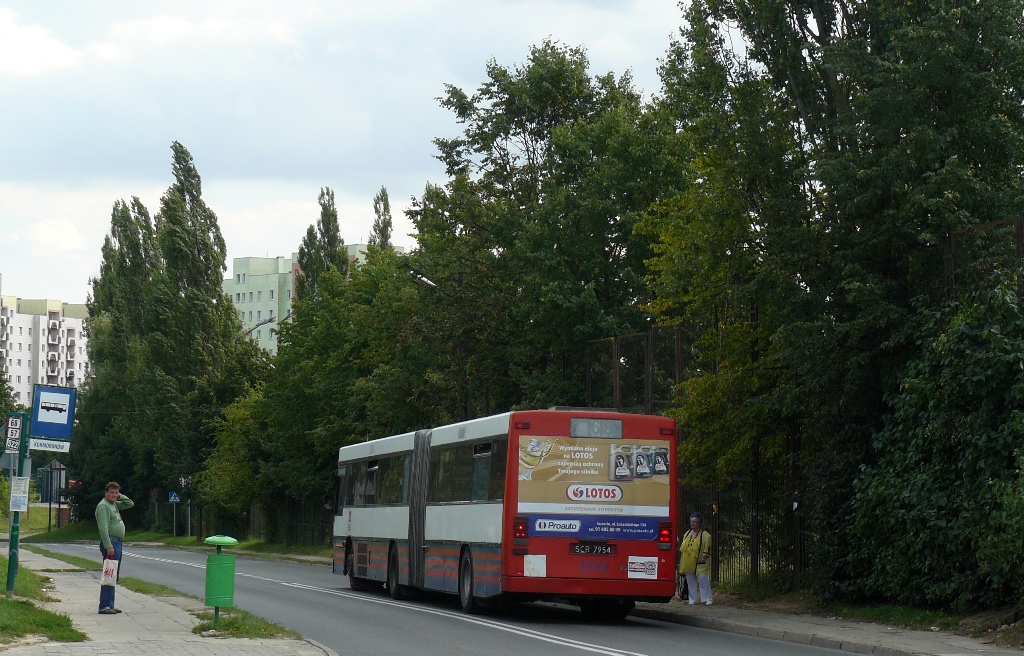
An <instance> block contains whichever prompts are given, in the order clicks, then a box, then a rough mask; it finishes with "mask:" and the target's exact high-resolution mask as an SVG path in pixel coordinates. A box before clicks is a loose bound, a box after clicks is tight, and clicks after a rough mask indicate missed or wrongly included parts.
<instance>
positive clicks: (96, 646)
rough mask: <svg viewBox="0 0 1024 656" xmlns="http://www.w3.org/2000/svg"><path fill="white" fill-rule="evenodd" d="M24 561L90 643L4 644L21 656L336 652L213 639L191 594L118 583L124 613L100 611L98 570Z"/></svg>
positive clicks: (23, 554)
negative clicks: (199, 628)
mask: <svg viewBox="0 0 1024 656" xmlns="http://www.w3.org/2000/svg"><path fill="white" fill-rule="evenodd" d="M19 563H20V564H21V565H24V566H25V567H27V568H29V569H31V570H33V571H35V572H37V573H40V574H43V575H45V576H49V577H51V578H52V579H53V583H54V586H53V589H52V590H50V591H48V593H47V594H49V595H50V596H51V597H53V598H54V599H55V601H49V602H44V603H43V604H42V606H43V607H44V608H46V609H47V610H49V611H52V612H55V613H61V614H63V615H67V616H68V617H69V618H71V622H72V624H74V626H75V628H76V629H78V630H79V631H81V632H82V633H85V634H86V635H87V636H89V640H88V641H87V642H64V643H61V642H51V641H46V640H40V639H39V638H32V639H29V640H26V641H24V642H22V643H18V644H15V645H12V646H10V647H7V648H2V649H3V651H4V654H5V656H6V655H7V654H11V655H15V654H17V655H19V656H85V655H89V656H107V655H108V654H109V655H110V656H114V655H116V656H124V654H140V655H142V656H179V655H180V656H215V655H216V656H337V655H336V652H334V651H333V650H331V649H329V648H327V647H325V646H323V645H319V644H316V643H314V642H312V641H310V640H294V639H274V640H250V639H244V638H214V637H204V636H200V635H197V634H195V633H192V628H193V627H194V626H196V625H197V624H198V623H199V620H198V619H197V618H196V617H195V616H194V615H192V614H191V613H189V610H190V609H198V608H202V607H203V605H202V602H201V601H200V600H198V599H191V598H188V597H154V596H150V595H144V594H139V593H137V592H132V591H131V590H128V589H126V588H124V587H121V586H119V587H118V590H117V606H118V608H120V609H121V610H123V611H124V612H123V613H120V614H118V615H100V614H99V613H98V612H97V611H98V606H99V584H100V581H99V577H100V574H99V572H98V571H85V570H82V569H80V568H77V567H74V566H72V565H69V564H67V563H65V562H63V561H60V560H55V559H52V558H48V557H45V556H40V555H38V554H35V553H32V552H30V551H27V550H25V549H22V550H20V551H19Z"/></svg>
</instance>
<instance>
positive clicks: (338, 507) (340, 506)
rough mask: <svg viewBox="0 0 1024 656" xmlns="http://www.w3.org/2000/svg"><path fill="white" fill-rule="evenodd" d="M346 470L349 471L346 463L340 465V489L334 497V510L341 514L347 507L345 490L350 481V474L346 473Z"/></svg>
mask: <svg viewBox="0 0 1024 656" xmlns="http://www.w3.org/2000/svg"><path fill="white" fill-rule="evenodd" d="M346 471H348V467H347V466H346V465H342V466H341V467H338V489H337V494H336V495H335V498H334V512H335V514H339V515H340V514H341V511H342V510H344V509H345V490H346V485H347V483H348V476H346V475H345V472H346Z"/></svg>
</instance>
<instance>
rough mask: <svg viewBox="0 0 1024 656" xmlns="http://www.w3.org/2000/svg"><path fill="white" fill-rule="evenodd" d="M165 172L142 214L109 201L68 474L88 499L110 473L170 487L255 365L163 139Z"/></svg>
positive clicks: (192, 186)
mask: <svg viewBox="0 0 1024 656" xmlns="http://www.w3.org/2000/svg"><path fill="white" fill-rule="evenodd" d="M171 151H172V172H173V174H174V182H173V184H172V185H171V186H170V187H169V188H168V190H167V192H166V193H165V194H164V195H163V197H162V198H161V208H160V212H159V213H158V214H157V215H156V217H155V219H151V218H150V215H149V212H148V211H147V210H146V208H145V207H144V206H143V205H142V203H141V202H139V200H138V199H137V198H136V199H133V201H132V203H131V204H128V203H125V202H123V201H118V202H116V203H115V204H114V209H113V211H112V214H111V231H110V234H109V235H108V237H107V238H106V240H105V241H104V245H103V250H102V255H103V261H102V263H101V266H100V276H99V277H98V278H96V279H94V280H92V288H93V293H92V295H91V298H90V302H89V315H90V316H89V320H88V322H87V329H88V331H89V357H90V362H91V363H92V364H93V366H94V370H95V376H94V377H93V378H92V379H91V380H90V381H88V383H87V385H86V386H85V388H84V389H83V390H82V397H81V405H80V406H79V410H78V412H77V414H78V418H79V431H78V432H77V433H76V440H75V442H74V443H73V445H72V452H71V461H70V465H69V466H70V468H71V470H72V474H73V475H74V476H75V477H76V478H79V479H81V480H83V481H85V483H86V487H85V488H84V490H83V494H82V495H81V498H80V499H79V502H80V503H81V504H84V506H85V508H89V507H90V506H91V505H92V504H94V503H95V502H96V500H98V498H99V496H100V495H101V493H102V492H101V490H102V486H103V484H104V483H106V481H108V480H118V481H120V482H121V483H122V484H123V485H125V487H126V488H127V489H128V490H135V492H134V494H135V495H137V496H140V497H141V496H142V495H144V494H150V493H156V492H157V491H159V490H161V489H164V490H165V489H168V488H173V489H178V490H182V491H184V492H185V493H186V494H188V493H189V489H190V486H191V481H192V477H193V475H195V474H197V473H198V472H199V471H200V470H201V469H202V466H203V462H204V461H205V459H206V457H207V456H208V454H209V453H210V452H211V451H212V449H213V446H214V435H215V430H216V426H217V421H218V419H219V418H220V414H221V412H222V411H223V408H225V407H226V406H228V405H229V404H231V403H232V402H233V401H234V400H235V398H236V397H238V396H239V395H241V394H242V393H243V392H244V391H245V390H246V389H247V386H251V385H254V384H256V382H258V381H259V380H260V379H261V377H262V376H263V375H264V374H265V368H266V365H265V364H262V363H261V361H260V354H259V352H258V349H257V348H256V347H255V345H253V344H252V343H251V342H249V341H248V340H246V339H245V338H244V337H243V336H242V335H241V326H240V323H239V320H238V317H237V315H236V313H235V310H234V307H233V305H232V303H231V301H230V299H229V298H228V297H227V296H226V295H225V294H224V292H223V288H222V285H223V272H224V271H225V270H226V267H225V263H224V259H225V245H224V240H223V237H222V236H221V234H220V229H219V227H218V225H217V217H216V215H215V214H214V213H213V211H212V210H211V209H210V208H209V207H208V206H207V205H206V203H205V202H204V201H203V199H202V182H201V179H200V176H199V173H198V171H197V169H196V167H195V165H194V163H193V160H192V156H191V155H190V154H189V152H188V151H187V150H186V149H185V148H184V146H182V145H181V144H180V143H178V142H174V143H173V144H172V146H171Z"/></svg>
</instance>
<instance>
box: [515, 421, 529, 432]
mask: <svg viewBox="0 0 1024 656" xmlns="http://www.w3.org/2000/svg"><path fill="white" fill-rule="evenodd" d="M515 425H516V430H530V422H528V421H517V422H516V424H515Z"/></svg>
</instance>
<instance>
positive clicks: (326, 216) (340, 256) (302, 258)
mask: <svg viewBox="0 0 1024 656" xmlns="http://www.w3.org/2000/svg"><path fill="white" fill-rule="evenodd" d="M317 200H318V202H319V203H320V220H319V221H317V223H316V225H315V226H313V225H310V226H309V229H308V230H307V231H306V236H305V237H304V238H303V239H302V244H301V245H300V246H299V257H298V263H299V272H298V277H297V279H296V284H295V290H296V294H297V296H298V297H299V298H304V297H306V296H311V295H313V294H315V293H316V286H317V281H318V280H319V278H320V276H321V275H323V274H324V273H325V272H326V271H328V270H329V269H330V268H331V267H334V268H335V269H337V270H338V271H340V272H341V273H342V274H345V272H346V271H347V270H348V252H347V251H346V250H345V241H344V240H343V239H342V238H341V228H340V227H339V226H338V209H337V207H335V204H334V190H333V189H331V188H330V187H323V188H321V189H320V196H319V198H318V199H317Z"/></svg>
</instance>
